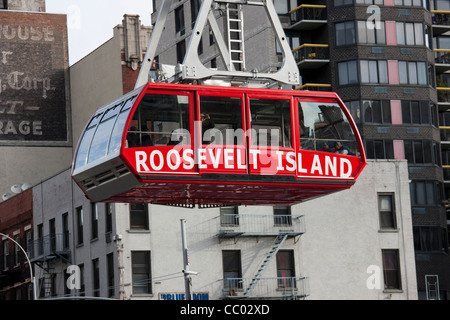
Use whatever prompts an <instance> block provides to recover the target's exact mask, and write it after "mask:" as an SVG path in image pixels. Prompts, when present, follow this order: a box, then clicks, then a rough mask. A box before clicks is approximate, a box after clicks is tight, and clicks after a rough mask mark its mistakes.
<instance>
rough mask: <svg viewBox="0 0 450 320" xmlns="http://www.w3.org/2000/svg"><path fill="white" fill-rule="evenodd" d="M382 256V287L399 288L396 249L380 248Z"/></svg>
mask: <svg viewBox="0 0 450 320" xmlns="http://www.w3.org/2000/svg"><path fill="white" fill-rule="evenodd" d="M381 252H382V256H383V275H384V289H386V290H392V289H394V290H401V289H402V283H401V278H400V264H399V253H398V250H397V249H390V250H381Z"/></svg>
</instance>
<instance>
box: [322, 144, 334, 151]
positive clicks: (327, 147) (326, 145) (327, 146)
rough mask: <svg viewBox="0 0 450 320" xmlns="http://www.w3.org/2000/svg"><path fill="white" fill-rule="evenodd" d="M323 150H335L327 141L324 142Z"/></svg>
mask: <svg viewBox="0 0 450 320" xmlns="http://www.w3.org/2000/svg"><path fill="white" fill-rule="evenodd" d="M322 151H325V152H335V150H334V148H330V146H329V145H328V143H326V142H324V143H323V146H322Z"/></svg>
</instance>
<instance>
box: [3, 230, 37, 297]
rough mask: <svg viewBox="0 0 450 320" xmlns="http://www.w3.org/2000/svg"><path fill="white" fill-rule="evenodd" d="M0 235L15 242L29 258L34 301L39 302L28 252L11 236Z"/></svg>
mask: <svg viewBox="0 0 450 320" xmlns="http://www.w3.org/2000/svg"><path fill="white" fill-rule="evenodd" d="M0 235H1V236H3V237H6V238H8V239H9V240H11V241H12V242H14V243H15V244H16V246H18V247H19V248H20V250H22V252H23V254H24V255H25V258H27V261H28V265H29V266H30V277H31V283H32V284H33V299H34V300H37V292H36V289H37V288H36V279H35V278H34V276H33V267H32V265H31V261H30V258H29V257H28V254H27V253H26V251H25V250H24V249H23V247H22V246H21V245H20V243H18V242H17V241H16V240H14V239H13V238H11V237H10V236H8V235H6V234H4V233H1V232H0Z"/></svg>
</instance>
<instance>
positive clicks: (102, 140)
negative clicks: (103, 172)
mask: <svg viewBox="0 0 450 320" xmlns="http://www.w3.org/2000/svg"><path fill="white" fill-rule="evenodd" d="M122 104H123V102H122V103H120V104H118V105H115V106H114V107H112V108H110V109H108V110H106V112H105V113H104V114H103V117H102V119H101V120H100V123H99V124H98V126H97V130H96V132H95V135H94V138H93V139H92V143H91V147H90V149H89V156H88V163H90V162H93V161H95V160H97V159H100V158H102V157H104V156H106V152H107V148H108V144H109V138H110V136H111V131H112V129H113V126H114V124H115V122H116V116H117V114H118V113H119V111H120V109H121V107H122Z"/></svg>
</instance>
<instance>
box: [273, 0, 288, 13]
mask: <svg viewBox="0 0 450 320" xmlns="http://www.w3.org/2000/svg"><path fill="white" fill-rule="evenodd" d="M274 6H275V11H276V12H277V13H278V14H288V12H289V1H288V0H277V1H274Z"/></svg>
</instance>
